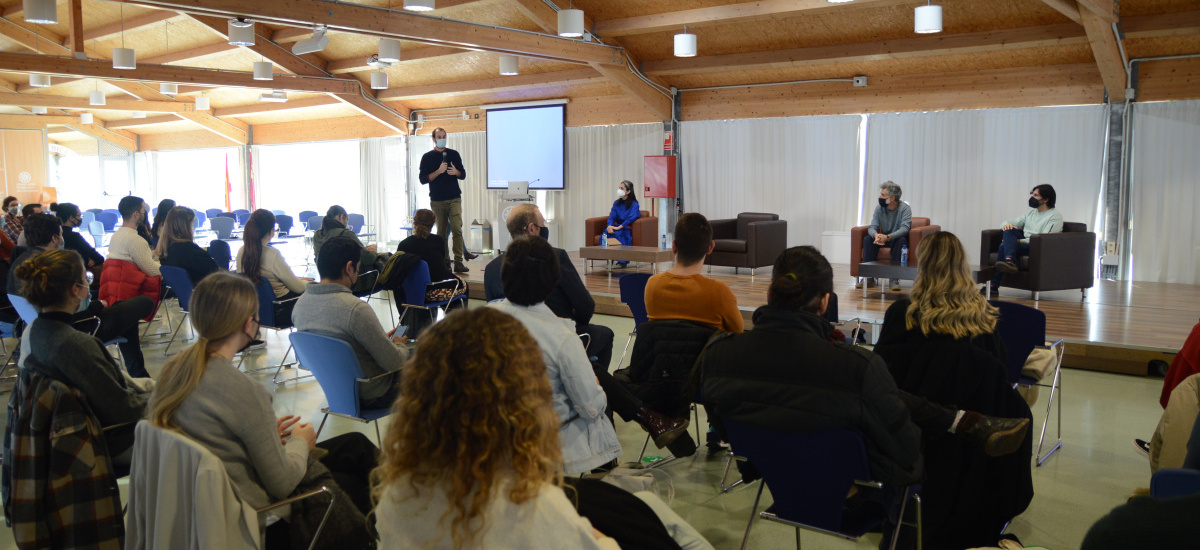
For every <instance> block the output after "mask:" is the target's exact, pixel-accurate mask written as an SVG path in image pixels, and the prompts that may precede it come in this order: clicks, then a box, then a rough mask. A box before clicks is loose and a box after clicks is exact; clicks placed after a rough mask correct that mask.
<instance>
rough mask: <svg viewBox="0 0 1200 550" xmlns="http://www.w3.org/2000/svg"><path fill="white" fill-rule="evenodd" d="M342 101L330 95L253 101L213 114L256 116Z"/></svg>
mask: <svg viewBox="0 0 1200 550" xmlns="http://www.w3.org/2000/svg"><path fill="white" fill-rule="evenodd" d="M339 103H341V102H340V101H338V100H336V99H334V98H332V97H329V96H322V97H311V98H308V99H296V100H288V101H287V102H285V103H252V104H250V105H239V106H237V107H225V108H223V109H217V110H215V111H213V114H214V115H216V116H218V117H241V116H254V115H261V114H266V113H279V112H283V111H298V110H300V109H311V108H313V107H325V106H328V105H337V104H339Z"/></svg>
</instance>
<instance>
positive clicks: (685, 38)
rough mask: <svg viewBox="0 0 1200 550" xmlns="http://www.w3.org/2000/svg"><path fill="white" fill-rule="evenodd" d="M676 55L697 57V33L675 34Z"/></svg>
mask: <svg viewBox="0 0 1200 550" xmlns="http://www.w3.org/2000/svg"><path fill="white" fill-rule="evenodd" d="M675 57H696V35H694V34H692V33H690V32H681V33H679V34H677V35H675Z"/></svg>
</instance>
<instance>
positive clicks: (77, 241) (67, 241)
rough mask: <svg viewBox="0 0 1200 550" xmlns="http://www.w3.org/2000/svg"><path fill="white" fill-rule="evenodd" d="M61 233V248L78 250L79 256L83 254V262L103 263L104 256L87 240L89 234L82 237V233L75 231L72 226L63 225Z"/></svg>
mask: <svg viewBox="0 0 1200 550" xmlns="http://www.w3.org/2000/svg"><path fill="white" fill-rule="evenodd" d="M62 234H63V248H66V249H67V250H74V251H76V252H78V253H79V255H80V256H83V261H84V263H85V264H87V263H91V265H103V264H104V256H102V255H100V253H99V252H96V249H95V248H94V247H93V246H92V243H89V242H88V241H89V240H91V238H90V236H89V237H84V236H83V235H80V234H79V233H76V232H75V228H74V227H64V228H63V230H62Z"/></svg>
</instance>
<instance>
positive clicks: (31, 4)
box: [22, 0, 58, 25]
mask: <svg viewBox="0 0 1200 550" xmlns="http://www.w3.org/2000/svg"><path fill="white" fill-rule="evenodd" d="M22 7H23V8H24V9H25V16H24V17H25V22H26V23H37V24H39V25H57V24H58V2H56V1H55V0H25V1H24V2H23V3H22Z"/></svg>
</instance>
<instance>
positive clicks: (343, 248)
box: [317, 235, 363, 279]
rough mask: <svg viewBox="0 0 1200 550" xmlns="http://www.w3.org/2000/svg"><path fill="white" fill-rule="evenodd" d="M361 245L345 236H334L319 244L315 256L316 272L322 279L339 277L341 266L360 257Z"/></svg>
mask: <svg viewBox="0 0 1200 550" xmlns="http://www.w3.org/2000/svg"><path fill="white" fill-rule="evenodd" d="M362 249H363V246H362V244H361V243H359V242H358V240H356V239H352V238H350V237H347V236H344V235H343V236H340V237H334V238H332V239H329V240H328V241H325V244H322V245H321V251H320V252H321V253H320V255H318V256H317V273H319V274H320V275H321V278H322V279H341V278H342V268H343V267H346V264H347V263H349V262H354V263H356V264H357V263H358V262H359V261H361V260H360V259H361V258H362Z"/></svg>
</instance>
